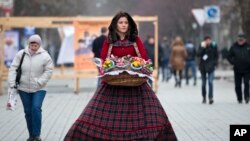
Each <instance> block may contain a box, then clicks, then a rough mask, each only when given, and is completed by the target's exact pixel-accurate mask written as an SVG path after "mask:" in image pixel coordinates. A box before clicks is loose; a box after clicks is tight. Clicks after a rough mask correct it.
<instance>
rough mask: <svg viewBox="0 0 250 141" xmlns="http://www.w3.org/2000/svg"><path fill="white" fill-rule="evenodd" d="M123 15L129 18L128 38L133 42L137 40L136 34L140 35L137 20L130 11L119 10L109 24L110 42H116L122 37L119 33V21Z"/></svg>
mask: <svg viewBox="0 0 250 141" xmlns="http://www.w3.org/2000/svg"><path fill="white" fill-rule="evenodd" d="M122 17H126V18H127V19H128V31H127V33H126V38H127V39H128V40H129V41H131V42H135V39H136V36H138V29H137V26H136V23H135V21H134V20H133V18H132V17H131V16H130V15H129V14H128V13H126V12H118V13H117V14H116V15H115V16H114V18H113V19H112V21H111V24H110V25H109V34H108V43H114V42H116V41H118V40H119V39H120V37H119V35H118V34H117V23H118V20H119V19H120V18H122Z"/></svg>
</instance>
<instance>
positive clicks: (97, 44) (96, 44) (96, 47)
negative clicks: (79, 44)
mask: <svg viewBox="0 0 250 141" xmlns="http://www.w3.org/2000/svg"><path fill="white" fill-rule="evenodd" d="M107 32H108V30H107V28H106V27H102V28H101V35H100V36H99V37H97V38H96V39H95V40H94V41H93V45H92V51H93V53H94V57H97V58H100V55H101V50H102V45H103V43H104V41H105V39H106V38H107Z"/></svg>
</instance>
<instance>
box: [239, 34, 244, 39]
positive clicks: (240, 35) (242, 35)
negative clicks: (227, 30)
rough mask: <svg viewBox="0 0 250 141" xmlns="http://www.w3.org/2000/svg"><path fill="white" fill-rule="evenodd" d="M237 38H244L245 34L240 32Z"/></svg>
mask: <svg viewBox="0 0 250 141" xmlns="http://www.w3.org/2000/svg"><path fill="white" fill-rule="evenodd" d="M238 38H241V39H246V35H245V34H244V33H240V34H239V35H238Z"/></svg>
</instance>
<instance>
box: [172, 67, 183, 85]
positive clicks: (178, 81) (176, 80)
mask: <svg viewBox="0 0 250 141" xmlns="http://www.w3.org/2000/svg"><path fill="white" fill-rule="evenodd" d="M173 73H174V78H175V83H176V84H179V85H181V80H182V70H174V71H173ZM177 73H178V74H177ZM178 75H179V77H178Z"/></svg>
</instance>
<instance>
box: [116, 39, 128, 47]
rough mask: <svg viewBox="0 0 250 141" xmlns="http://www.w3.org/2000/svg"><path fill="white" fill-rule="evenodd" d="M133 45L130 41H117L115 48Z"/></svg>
mask: <svg viewBox="0 0 250 141" xmlns="http://www.w3.org/2000/svg"><path fill="white" fill-rule="evenodd" d="M132 45H133V42H131V41H129V40H125V41H120V40H119V41H116V42H114V43H113V46H114V47H120V46H123V47H128V46H132Z"/></svg>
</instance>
